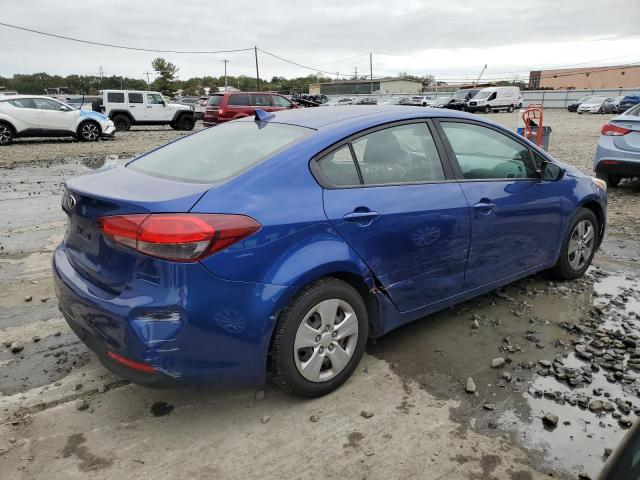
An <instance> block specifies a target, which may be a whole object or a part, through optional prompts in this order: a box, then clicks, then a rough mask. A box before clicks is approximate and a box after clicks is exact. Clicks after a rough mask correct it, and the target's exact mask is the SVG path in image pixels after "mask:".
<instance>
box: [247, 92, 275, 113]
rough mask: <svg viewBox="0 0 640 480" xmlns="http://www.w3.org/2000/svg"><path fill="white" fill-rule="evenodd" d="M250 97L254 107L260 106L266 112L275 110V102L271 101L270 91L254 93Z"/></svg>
mask: <svg viewBox="0 0 640 480" xmlns="http://www.w3.org/2000/svg"><path fill="white" fill-rule="evenodd" d="M250 97H251V104H252V106H253V108H254V109H256V108H259V109H260V110H263V111H265V112H273V110H274V107H273V102H272V101H271V95H269V94H268V93H252V94H251V95H250Z"/></svg>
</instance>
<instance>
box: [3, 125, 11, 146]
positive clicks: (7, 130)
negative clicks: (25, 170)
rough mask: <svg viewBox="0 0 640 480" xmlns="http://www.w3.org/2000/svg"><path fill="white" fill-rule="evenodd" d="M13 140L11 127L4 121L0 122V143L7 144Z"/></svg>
mask: <svg viewBox="0 0 640 480" xmlns="http://www.w3.org/2000/svg"><path fill="white" fill-rule="evenodd" d="M11 142H13V129H12V128H11V127H10V126H9V125H6V124H4V123H0V145H9V144H10V143H11Z"/></svg>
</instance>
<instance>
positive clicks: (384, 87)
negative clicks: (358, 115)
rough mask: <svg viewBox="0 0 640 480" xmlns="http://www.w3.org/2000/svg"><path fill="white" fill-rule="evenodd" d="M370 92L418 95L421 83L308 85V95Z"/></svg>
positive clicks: (386, 81) (390, 80) (376, 81)
mask: <svg viewBox="0 0 640 480" xmlns="http://www.w3.org/2000/svg"><path fill="white" fill-rule="evenodd" d="M372 84H373V85H372ZM372 87H373V88H372ZM372 91H373V92H374V93H420V92H422V82H421V81H419V80H409V79H406V78H374V79H373V81H372V80H338V81H335V82H326V83H312V84H310V85H309V93H310V94H318V93H323V94H325V95H342V94H344V95H355V94H359V93H360V94H367V93H371V92H372Z"/></svg>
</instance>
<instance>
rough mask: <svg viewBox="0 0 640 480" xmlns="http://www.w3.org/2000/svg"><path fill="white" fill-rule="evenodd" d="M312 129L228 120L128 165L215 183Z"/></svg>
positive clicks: (307, 133)
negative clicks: (228, 121)
mask: <svg viewBox="0 0 640 480" xmlns="http://www.w3.org/2000/svg"><path fill="white" fill-rule="evenodd" d="M311 132H312V130H310V129H308V128H303V127H296V126H293V125H283V124H279V123H268V124H266V125H265V124H261V125H259V124H258V123H257V122H247V121H241V122H230V123H227V124H224V125H218V126H216V127H214V128H209V129H207V130H204V131H202V132H199V133H197V134H194V135H190V136H188V137H186V138H184V139H183V140H179V141H177V142H173V143H170V144H169V145H167V146H165V147H162V148H160V149H158V150H155V151H153V152H151V153H149V154H147V155H144V156H143V157H140V158H139V159H138V160H134V161H133V162H131V163H129V164H128V165H127V168H131V169H132V170H135V171H137V172H141V173H146V174H149V175H154V176H158V177H163V178H170V179H172V180H180V181H186V182H195V183H217V182H220V181H222V180H225V179H228V178H232V177H235V176H236V175H238V174H239V173H241V172H242V171H244V170H246V169H247V168H249V167H251V166H253V165H255V164H256V163H258V162H260V161H262V160H264V159H265V158H267V157H268V156H270V155H272V154H274V153H276V152H277V151H279V150H281V149H283V148H284V147H286V146H287V145H289V144H291V143H293V142H295V141H296V140H299V139H301V138H302V137H304V136H306V135H309V134H310V133H311Z"/></svg>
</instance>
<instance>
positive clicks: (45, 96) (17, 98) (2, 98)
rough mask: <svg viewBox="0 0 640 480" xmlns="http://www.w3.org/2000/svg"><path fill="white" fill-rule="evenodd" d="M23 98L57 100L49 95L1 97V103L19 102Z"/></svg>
mask: <svg viewBox="0 0 640 480" xmlns="http://www.w3.org/2000/svg"><path fill="white" fill-rule="evenodd" d="M21 98H48V99H49V100H56V99H55V98H53V97H51V96H49V95H0V101H2V100H19V99H21ZM58 101H59V100H58Z"/></svg>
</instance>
